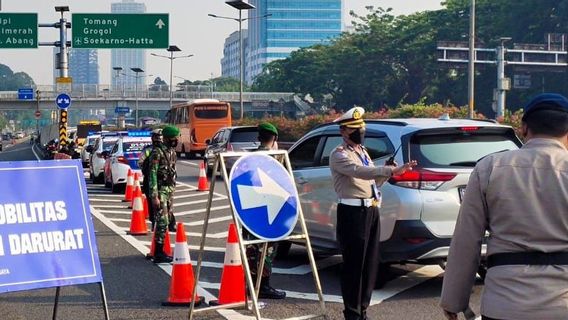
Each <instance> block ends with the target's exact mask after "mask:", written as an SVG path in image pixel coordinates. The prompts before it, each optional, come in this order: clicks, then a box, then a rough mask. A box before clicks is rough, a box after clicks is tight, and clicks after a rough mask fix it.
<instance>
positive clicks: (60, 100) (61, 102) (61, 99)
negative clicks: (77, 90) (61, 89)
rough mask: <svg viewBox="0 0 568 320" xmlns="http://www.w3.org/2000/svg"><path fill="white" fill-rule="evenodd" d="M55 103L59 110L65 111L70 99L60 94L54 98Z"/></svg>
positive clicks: (64, 94)
mask: <svg viewBox="0 0 568 320" xmlns="http://www.w3.org/2000/svg"><path fill="white" fill-rule="evenodd" d="M55 103H56V104H57V106H58V107H59V109H67V108H69V106H70V105H71V97H70V96H69V95H67V94H66V93H60V94H59V95H58V96H57V98H55Z"/></svg>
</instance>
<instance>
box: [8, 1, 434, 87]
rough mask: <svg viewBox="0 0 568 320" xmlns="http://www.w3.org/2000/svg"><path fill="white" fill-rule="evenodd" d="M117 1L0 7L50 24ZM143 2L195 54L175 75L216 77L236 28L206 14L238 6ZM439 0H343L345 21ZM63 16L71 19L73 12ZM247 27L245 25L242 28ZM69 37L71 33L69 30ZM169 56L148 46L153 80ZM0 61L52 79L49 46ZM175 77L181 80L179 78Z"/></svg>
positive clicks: (106, 76) (52, 33)
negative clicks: (62, 9) (165, 16)
mask: <svg viewBox="0 0 568 320" xmlns="http://www.w3.org/2000/svg"><path fill="white" fill-rule="evenodd" d="M120 1H121V0H66V1H60V0H0V3H1V8H0V9H1V11H2V12H5V13H11V12H30V13H38V22H39V23H54V22H56V21H58V20H59V17H60V16H59V13H58V12H55V9H54V7H55V6H69V9H70V13H109V12H110V4H111V3H113V2H120ZM137 2H144V3H146V10H147V13H169V19H170V23H171V25H170V35H169V37H170V44H175V45H177V46H178V47H179V48H180V49H182V50H183V51H182V52H180V53H179V55H188V54H193V55H194V56H193V57H191V58H187V59H176V60H175V61H174V72H173V74H174V76H177V77H180V78H184V79H189V80H192V81H194V80H205V79H209V78H211V77H219V76H220V74H221V63H220V61H221V58H222V56H223V44H224V42H225V38H226V37H227V36H229V34H231V33H232V32H234V31H236V30H237V29H238V23H237V22H235V21H232V20H223V19H214V18H211V17H208V16H207V14H209V13H212V14H216V15H219V16H228V17H238V13H237V10H235V9H234V8H232V7H230V6H228V5H226V4H225V1H224V0H137ZM441 2H442V0H343V11H344V24H345V25H350V16H349V14H348V12H349V11H351V10H353V11H354V12H355V13H357V14H365V13H366V12H367V10H366V9H365V7H366V6H374V7H383V8H392V9H393V13H394V14H396V15H399V14H409V13H413V12H417V11H424V10H437V9H440V8H441V5H440V3H441ZM66 17H67V18H68V20H69V21H71V15H70V14H67V15H66ZM244 27H246V25H244V24H243V28H244ZM68 35H69V37H70V35H71V32H70V31H69V33H68ZM58 37H59V31H58V29H55V28H39V42H53V41H56V40H58ZM152 52H153V53H156V54H169V53H168V52H166V51H165V49H158V50H154V49H152V50H150V49H148V50H146V54H147V58H146V68H147V70H146V71H147V74H148V75H150V74H151V75H153V76H152V77H148V81H152V80H153V79H154V78H155V77H157V76H159V77H161V78H162V79H164V80H165V81H166V82H168V81H169V72H170V60H169V59H165V58H159V57H155V56H151V55H150V53H152ZM0 63H2V64H5V65H8V66H9V67H10V68H11V69H12V70H13V71H14V72H19V71H23V72H26V73H28V74H29V75H30V76H31V77H32V78H33V79H34V81H35V82H36V84H51V83H52V82H53V78H52V77H53V47H39V48H37V49H0ZM110 69H111V68H110V49H99V79H100V80H99V82H100V83H101V84H108V83H110V74H111V72H110V71H111V70H110ZM174 81H178V82H181V81H182V80H180V79H179V78H176V79H175V80H174Z"/></svg>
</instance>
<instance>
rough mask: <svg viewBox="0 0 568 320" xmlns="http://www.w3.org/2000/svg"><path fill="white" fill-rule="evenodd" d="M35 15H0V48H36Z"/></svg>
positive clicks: (36, 27)
mask: <svg viewBox="0 0 568 320" xmlns="http://www.w3.org/2000/svg"><path fill="white" fill-rule="evenodd" d="M37 29H38V24H37V13H0V48H4V49H16V48H20V49H21V48H37V46H38V43H37V35H38V32H37Z"/></svg>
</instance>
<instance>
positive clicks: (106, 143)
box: [81, 131, 152, 192]
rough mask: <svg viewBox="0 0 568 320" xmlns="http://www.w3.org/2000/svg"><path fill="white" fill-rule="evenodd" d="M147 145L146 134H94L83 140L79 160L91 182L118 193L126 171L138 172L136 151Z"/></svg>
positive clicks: (121, 189)
mask: <svg viewBox="0 0 568 320" xmlns="http://www.w3.org/2000/svg"><path fill="white" fill-rule="evenodd" d="M150 144H152V140H151V138H150V132H149V131H113V132H105V131H103V132H98V133H95V134H91V135H89V136H87V138H86V139H85V144H84V148H83V150H82V151H81V161H82V162H83V165H84V166H88V167H89V173H90V177H91V180H92V181H93V183H104V184H105V186H106V187H108V188H111V190H112V192H122V191H124V187H125V186H126V178H127V176H128V170H132V171H133V172H134V173H141V171H140V168H139V167H138V159H139V158H140V152H141V151H142V149H144V147H146V146H148V145H150ZM140 178H141V179H142V176H141V175H140Z"/></svg>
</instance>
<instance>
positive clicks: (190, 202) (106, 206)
mask: <svg viewBox="0 0 568 320" xmlns="http://www.w3.org/2000/svg"><path fill="white" fill-rule="evenodd" d="M174 200H175V198H174ZM207 200H208V199H202V200H195V201H189V202H179V203H178V202H174V207H179V206H188V205H192V204H198V203H206V202H207ZM219 200H225V199H219V198H213V201H219ZM124 204H128V202H125V203H124ZM96 207H97V208H106V209H126V208H125V207H124V206H116V205H111V204H109V205H106V204H101V205H96Z"/></svg>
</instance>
